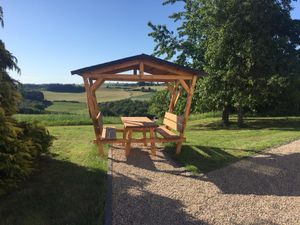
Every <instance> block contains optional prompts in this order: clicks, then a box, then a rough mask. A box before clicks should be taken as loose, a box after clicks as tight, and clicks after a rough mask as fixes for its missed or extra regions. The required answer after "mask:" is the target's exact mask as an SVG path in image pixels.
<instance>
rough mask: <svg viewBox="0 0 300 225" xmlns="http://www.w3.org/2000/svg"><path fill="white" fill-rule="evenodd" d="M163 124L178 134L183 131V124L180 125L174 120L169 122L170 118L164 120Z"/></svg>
mask: <svg viewBox="0 0 300 225" xmlns="http://www.w3.org/2000/svg"><path fill="white" fill-rule="evenodd" d="M163 124H164V125H166V126H167V127H170V128H172V129H174V130H176V131H178V132H181V131H182V124H180V123H175V122H174V121H172V120H169V119H168V118H164V121H163Z"/></svg>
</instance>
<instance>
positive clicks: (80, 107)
mask: <svg viewBox="0 0 300 225" xmlns="http://www.w3.org/2000/svg"><path fill="white" fill-rule="evenodd" d="M46 110H47V111H48V112H50V113H70V114H85V115H87V114H88V110H87V105H86V103H84V102H77V103H76V102H58V101H55V102H53V104H52V105H50V106H49V107H47V109H46Z"/></svg>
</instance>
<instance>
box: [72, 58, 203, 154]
mask: <svg viewBox="0 0 300 225" xmlns="http://www.w3.org/2000/svg"><path fill="white" fill-rule="evenodd" d="M71 74H72V75H74V74H77V75H80V76H82V78H83V81H84V85H85V89H86V94H87V105H88V109H89V113H90V117H91V119H92V121H93V126H94V131H95V136H96V142H97V143H98V146H99V152H100V153H101V154H103V144H104V143H124V142H125V141H126V140H125V139H124V135H123V139H117V138H116V135H115V129H113V128H105V127H103V123H102V115H101V110H100V107H99V105H98V103H97V98H96V90H97V89H98V88H99V87H100V86H101V85H102V84H103V83H104V82H105V81H131V82H132V81H137V82H139V81H147V82H164V83H165V84H166V86H167V88H168V90H169V91H170V93H171V101H170V104H169V110H168V112H166V116H165V118H164V124H165V127H164V128H162V129H157V132H159V133H160V134H161V135H162V136H163V138H158V137H156V138H155V141H156V142H176V143H177V147H176V153H177V154H178V153H180V151H181V146H182V142H183V141H184V140H185V137H184V131H185V127H186V123H187V120H188V116H189V113H190V108H191V102H192V97H193V93H194V88H195V84H196V81H197V78H198V77H199V76H203V75H204V72H201V71H198V70H194V69H191V68H188V67H185V66H180V65H178V64H175V63H172V62H168V61H165V60H162V59H159V58H156V57H153V56H150V55H146V54H141V55H136V56H132V57H128V58H123V59H119V60H115V61H111V62H107V63H103V64H99V65H95V66H90V67H86V68H82V69H78V70H74V71H71ZM183 90H184V91H186V92H187V101H186V109H185V113H184V115H181V116H177V115H175V114H173V111H174V108H175V106H176V103H177V102H178V99H179V98H180V96H181V95H182V91H183ZM172 129H173V130H175V131H178V133H179V134H177V135H175V134H174V133H172V131H171V130H172ZM117 131H119V130H117ZM121 131H122V130H121ZM152 139H153V137H152ZM137 142H142V143H143V142H144V143H145V142H146V139H143V140H140V141H137Z"/></svg>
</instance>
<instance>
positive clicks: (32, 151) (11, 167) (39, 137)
mask: <svg viewBox="0 0 300 225" xmlns="http://www.w3.org/2000/svg"><path fill="white" fill-rule="evenodd" d="M0 23H1V25H2V26H3V11H2V8H1V7H0ZM8 70H16V71H20V69H19V67H18V66H17V59H16V58H15V57H14V56H13V55H12V54H11V53H10V52H9V51H8V50H7V49H6V48H5V45H4V43H3V41H2V40H0V196H1V195H2V194H4V193H6V192H7V190H9V189H10V188H11V187H15V186H16V184H17V182H18V181H20V180H22V179H24V178H26V177H27V176H28V175H29V174H30V173H31V171H32V170H33V165H34V161H35V159H36V158H37V157H38V156H39V155H40V154H41V153H45V152H46V151H47V149H48V147H49V146H50V145H51V142H52V137H51V136H50V135H49V133H48V131H47V130H46V129H45V128H44V127H40V126H37V125H33V124H30V123H18V122H17V121H16V120H14V119H13V118H12V115H13V114H14V113H16V111H17V105H18V100H19V98H20V93H19V92H18V90H17V82H16V81H15V80H13V79H12V78H11V77H10V76H9V74H8V72H7V71H8Z"/></svg>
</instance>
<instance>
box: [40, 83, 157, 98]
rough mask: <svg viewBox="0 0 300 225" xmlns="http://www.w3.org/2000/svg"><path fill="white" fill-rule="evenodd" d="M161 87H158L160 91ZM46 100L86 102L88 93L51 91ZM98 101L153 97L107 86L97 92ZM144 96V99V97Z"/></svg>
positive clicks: (46, 92)
mask: <svg viewBox="0 0 300 225" xmlns="http://www.w3.org/2000/svg"><path fill="white" fill-rule="evenodd" d="M159 88H161V87H158V88H157V89H159ZM43 93H44V96H45V99H47V100H49V101H78V102H86V99H87V97H86V93H85V92H82V93H64V92H63V93H62V92H51V91H43ZM96 96H97V101H98V102H109V101H117V100H122V99H127V98H137V97H140V98H141V99H140V100H142V99H143V100H148V99H150V97H151V95H149V93H146V92H142V91H133V90H131V89H123V88H106V87H105V86H102V87H100V88H99V89H98V90H97V91H96ZM142 96H143V97H142Z"/></svg>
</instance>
